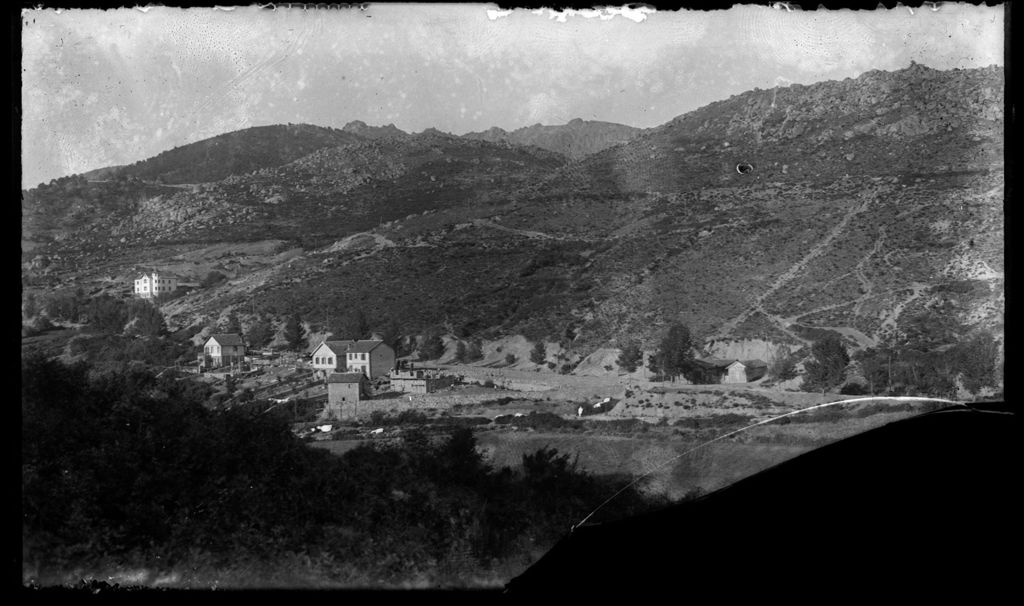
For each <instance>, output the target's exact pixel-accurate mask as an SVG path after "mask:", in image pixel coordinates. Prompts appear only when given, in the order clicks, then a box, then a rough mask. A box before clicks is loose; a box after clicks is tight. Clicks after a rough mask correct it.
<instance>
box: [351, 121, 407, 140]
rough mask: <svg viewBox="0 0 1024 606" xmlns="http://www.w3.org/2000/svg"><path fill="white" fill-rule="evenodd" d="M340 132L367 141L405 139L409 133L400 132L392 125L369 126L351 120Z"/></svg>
mask: <svg viewBox="0 0 1024 606" xmlns="http://www.w3.org/2000/svg"><path fill="white" fill-rule="evenodd" d="M341 130H343V131H345V132H347V133H352V134H353V135H359V136H360V137H366V138H367V139H380V138H382V137H399V138H401V137H407V136H409V133H407V132H405V131H403V130H400V129H399V128H397V127H396V126H395V125H394V124H388V125H387V126H370V125H368V124H367V123H366V122H363V121H362V120H352V121H351V122H349V123H348V124H346V125H345V126H343V127H342V128H341Z"/></svg>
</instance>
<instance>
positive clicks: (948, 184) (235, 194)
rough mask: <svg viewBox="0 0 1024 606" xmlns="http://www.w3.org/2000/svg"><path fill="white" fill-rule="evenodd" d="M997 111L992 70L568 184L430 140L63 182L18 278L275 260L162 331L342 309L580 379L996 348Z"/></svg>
mask: <svg viewBox="0 0 1024 606" xmlns="http://www.w3.org/2000/svg"><path fill="white" fill-rule="evenodd" d="M1003 95H1004V83H1003V78H1002V73H1001V71H1000V70H998V69H995V68H986V69H978V70H953V71H947V72H939V71H935V70H930V69H927V68H923V67H921V66H911V67H910V68H908V69H905V70H901V71H898V72H891V73H889V72H869V73H867V74H864V75H862V76H861V77H859V78H856V79H848V80H845V81H842V82H823V83H819V84H815V85H812V86H790V87H786V88H778V89H773V90H770V91H758V90H755V91H750V92H747V93H744V94H741V95H737V96H735V97H732V98H730V99H727V100H723V101H720V102H717V103H713V104H711V105H708V106H706V107H704V108H701V109H698V110H696V111H694V112H690V113H689V114H686V115H684V116H680V117H679V118H676V119H674V120H672V121H671V122H669V123H667V124H665V125H662V126H660V127H657V128H655V129H651V130H649V131H646V132H644V133H642V134H640V135H639V136H637V137H636V138H635V139H633V140H631V141H629V142H627V143H625V144H622V145H618V146H616V147H612V148H608V149H605V150H603V151H599V152H597V153H594V154H591V155H588V156H586V157H583V158H581V159H579V160H577V161H574V162H569V163H567V162H566V161H565V159H564V157H563V156H561V155H559V154H556V153H552V152H546V151H543V150H541V149H538V148H537V147H524V146H519V145H513V144H510V143H508V142H506V141H499V142H497V143H492V142H489V141H482V140H474V139H473V138H472V137H469V138H467V137H455V136H451V135H446V134H443V133H439V132H437V131H433V130H432V129H431V130H428V131H425V132H424V133H421V134H418V135H410V136H408V137H406V138H402V137H381V138H378V139H374V140H366V139H365V138H361V139H360V141H358V142H355V143H350V144H347V145H341V146H325V147H322V148H319V149H317V150H315V151H313V152H311V153H309V154H306V155H304V156H302V157H300V158H295V159H293V160H291V161H290V162H287V163H283V164H281V165H279V166H273V167H266V168H262V169H260V170H257V171H256V172H255V173H253V174H246V175H235V176H231V177H227V178H225V179H223V180H221V181H218V182H216V183H211V184H206V185H203V186H202V187H196V188H164V189H159V188H157V189H154V188H155V186H153V185H146V184H136V185H134V186H133V185H132V184H131V182H121V183H120V184H115V183H107V184H87V183H77V182H68V183H65V184H63V185H60V187H61V188H63V189H58V190H52V189H45V188H38V189H37V190H33V191H32V192H27V194H26V200H27V201H26V202H23V208H24V209H26V210H28V211H29V212H28V218H27V219H26V221H27V223H31V224H33V225H41V226H43V227H45V228H46V229H49V230H51V231H50V232H48V233H51V234H56V235H55V236H53V237H55V238H56V237H59V238H62V240H59V241H48V240H47V239H46V238H42V239H40V240H39V242H38V243H37V247H36V249H34V250H32V252H31V253H27V254H26V257H25V259H24V260H25V262H26V264H25V267H26V272H27V273H26V275H27V278H26V279H27V280H29V281H30V282H31V283H33V284H37V285H39V286H42V285H45V284H49V283H51V282H52V283H57V281H59V280H62V279H65V278H67V279H71V280H72V281H76V280H85V281H88V280H99V279H100V276H108V277H109V276H112V275H120V273H119V272H123V271H124V269H123V268H124V267H128V266H130V265H132V264H140V263H141V264H146V265H155V266H160V265H161V263H163V264H165V266H167V267H172V266H173V267H175V268H177V269H176V270H177V271H185V272H186V273H189V272H192V275H193V277H196V278H198V277H201V275H202V272H204V271H207V270H208V269H209V268H210V267H211V265H210V263H214V261H213V260H212V259H210V260H209V263H207V261H195V263H196V265H195V266H194V267H192V268H191V269H190V268H189V267H180V265H181V263H180V261H176V259H186V258H196V259H199V258H200V257H201V255H200V252H197V251H203V250H213V249H214V248H215V247H214V246H213V245H216V246H218V247H220V248H216V250H220V251H223V250H230V248H231V246H232V245H233V246H235V247H236V248H238V250H242V248H241V247H240V245H239V244H238V243H240V242H256V241H268V242H270V241H273V242H275V243H279V244H274V245H273V247H272V248H273V254H269V255H264V256H259V255H249V256H246V255H245V254H241V253H238V255H236V256H235V257H234V258H230V257H231V255H229V254H227V253H224V258H222V259H221V260H220V261H217V263H218V264H217V265H216V267H220V268H223V269H224V271H225V272H227V273H228V274H229V275H230V276H231V278H232V279H231V280H230V281H229V282H228V283H226V284H224V285H222V286H219V287H216V288H213V289H209V290H203V291H198V292H196V293H194V294H193V295H189V296H188V297H185V298H184V299H182V300H180V301H177V302H175V303H174V304H173V306H171V307H169V308H168V309H167V311H168V312H169V313H171V315H172V323H174V324H175V325H177V326H186V325H188V324H190V323H193V322H200V321H204V320H203V318H208V317H210V316H211V315H212V316H214V317H215V316H216V315H218V314H221V313H223V312H224V311H225V310H227V309H229V308H232V307H236V306H237V307H238V309H239V310H246V311H251V310H256V311H259V310H263V311H265V312H267V313H271V314H275V315H280V314H283V313H289V312H290V311H292V310H296V311H299V312H300V313H301V314H303V316H304V317H306V318H307V319H310V320H312V321H314V322H316V323H320V324H330V323H331V322H332V318H335V317H336V316H337V315H338V314H340V313H342V312H343V311H344V310H347V309H351V308H353V307H359V308H361V309H363V311H364V312H365V313H366V315H367V316H368V317H371V318H374V319H375V320H374V321H377V322H384V321H386V320H388V319H390V320H394V321H395V322H396V323H398V324H399V325H400V326H401V327H402V330H404V331H406V332H407V333H415V332H420V331H422V330H425V329H427V328H430V327H440V328H443V329H445V330H447V331H450V332H454V333H456V334H459V335H465V336H469V335H479V336H498V335H502V334H513V333H521V334H525V335H527V336H528V337H529V338H531V339H537V338H541V337H547V338H548V339H553V340H559V341H561V342H562V343H563V344H564V345H565V346H566V347H567V348H569V349H573V350H576V351H577V352H578V353H581V354H584V355H585V354H586V353H589V352H590V351H593V350H594V349H595V348H597V347H601V346H607V345H609V344H611V345H615V344H617V343H621V342H622V340H624V339H627V338H637V339H640V340H642V341H643V342H644V343H645V344H647V345H648V347H650V346H651V345H653V343H655V342H656V340H657V339H658V338H659V337H660V335H661V334H662V332H663V331H664V330H665V328H666V327H667V325H668V324H669V323H671V322H673V321H683V322H685V323H686V324H688V325H689V326H690V327H691V328H692V329H693V330H694V331H695V332H696V333H697V334H698V335H699V336H701V337H703V338H706V339H708V341H709V346H714V347H718V346H720V345H722V344H723V343H728V342H729V341H731V340H732V341H735V340H751V339H756V340H766V341H771V342H773V343H789V344H791V345H793V346H800V345H803V344H806V343H808V342H809V340H810V339H812V338H814V337H815V336H816V335H818V334H820V331H821V330H832V331H835V332H838V333H839V334H841V335H843V336H844V337H846V338H847V339H848V341H849V343H850V345H851V346H856V347H866V346H870V345H872V344H874V343H876V342H877V341H878V339H880V338H881V337H882V336H883V335H884V334H886V333H888V332H892V331H893V330H894V329H900V330H902V329H903V328H904V327H906V326H910V325H913V324H914V323H919V322H921V321H922V319H924V320H928V321H931V319H936V318H938V319H941V320H942V321H944V322H945V321H947V320H948V322H947V324H948V325H949V326H950V327H951V328H949V330H946V332H944V333H943V336H942V337H941V339H940V340H943V339H944V340H945V342H947V343H951V342H955V341H956V339H958V338H960V337H961V336H962V335H963V334H964V331H966V330H969V329H970V328H974V327H985V328H989V329H992V330H994V331H996V332H997V334H998V333H1001V330H1002V318H1003V290H1004V282H1003V252H1004V251H1003V246H1002V234H1003V219H1002V199H1003V196H1004V190H1003V185H1002V182H1003V165H1002V148H1003V138H1002V129H1003V116H1002V107H1003V106H1002V99H1003ZM499 135H500V133H496V132H492V133H491V135H489V136H493V137H496V138H501V137H500V136H499ZM352 136H355V135H352ZM740 163H744V164H748V165H749V168H750V170H748V171H737V165H738V164H740ZM744 168H746V167H744ZM115 186H116V187H119V188H121V189H122V190H125V191H121V190H118V191H115V192H113V195H112V196H107V197H104V195H102V192H101V193H100V194H98V193H96V191H93V190H91V188H94V187H115ZM67 188H70V189H67ZM133 188H134V189H133ZM146 188H149V189H146ZM119 200H120V202H118V201H119ZM98 204H102V205H105V207H106V208H107V210H109V211H110V212H109V213H108V214H97V213H90V212H89V209H90V208H95V205H98ZM90 205H93V206H90ZM107 217H110V218H107ZM72 229H73V230H74V231H71V230H72ZM232 243H233V244H232ZM225 247H226V248H225ZM300 249H301V250H300ZM286 250H291V251H293V252H290V253H288V254H287V255H285V254H284V252H282V251H286ZM202 254H206V253H202ZM218 254H221V253H218ZM189 255H200V256H196V257H190V256H189ZM275 255H277V256H275ZM281 255H283V256H281ZM43 266H47V271H48V272H49V273H48V274H46V275H43V274H42V273H41V272H40V271H39V268H40V267H43ZM32 280H35V282H32ZM944 330H945V329H944ZM712 341H713V342H714V343H712Z"/></svg>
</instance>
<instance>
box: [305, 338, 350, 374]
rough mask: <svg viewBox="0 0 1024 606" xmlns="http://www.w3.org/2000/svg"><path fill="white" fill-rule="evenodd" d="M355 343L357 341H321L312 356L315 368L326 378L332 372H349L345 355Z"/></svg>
mask: <svg viewBox="0 0 1024 606" xmlns="http://www.w3.org/2000/svg"><path fill="white" fill-rule="evenodd" d="M354 343H355V341H340V340H339V341H321V342H320V345H317V346H316V349H314V350H313V353H312V354H310V359H311V362H312V366H313V368H314V369H316V370H318V371H321V372H322V373H323V374H324V376H327V375H329V374H330V373H332V372H347V371H348V366H347V365H346V361H347V357H346V355H345V354H346V352H348V348H349V347H350V346H351V345H353V344H354Z"/></svg>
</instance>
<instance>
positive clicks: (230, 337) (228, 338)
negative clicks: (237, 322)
mask: <svg viewBox="0 0 1024 606" xmlns="http://www.w3.org/2000/svg"><path fill="white" fill-rule="evenodd" d="M211 339H213V340H214V341H216V342H217V344H218V345H222V346H223V345H245V341H243V340H242V337H240V336H238V335H236V334H233V333H224V334H219V335H210V336H209V337H208V338H207V339H206V342H207V343H209V342H210V340H211Z"/></svg>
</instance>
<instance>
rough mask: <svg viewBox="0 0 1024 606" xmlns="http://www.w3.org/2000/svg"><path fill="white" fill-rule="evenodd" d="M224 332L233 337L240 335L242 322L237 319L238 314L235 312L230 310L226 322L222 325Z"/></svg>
mask: <svg viewBox="0 0 1024 606" xmlns="http://www.w3.org/2000/svg"><path fill="white" fill-rule="evenodd" d="M224 332H226V333H228V334H233V335H241V334H242V322H241V321H240V320H239V319H238V314H237V313H235V310H231V312H230V313H228V317H227V321H226V322H225V323H224Z"/></svg>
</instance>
